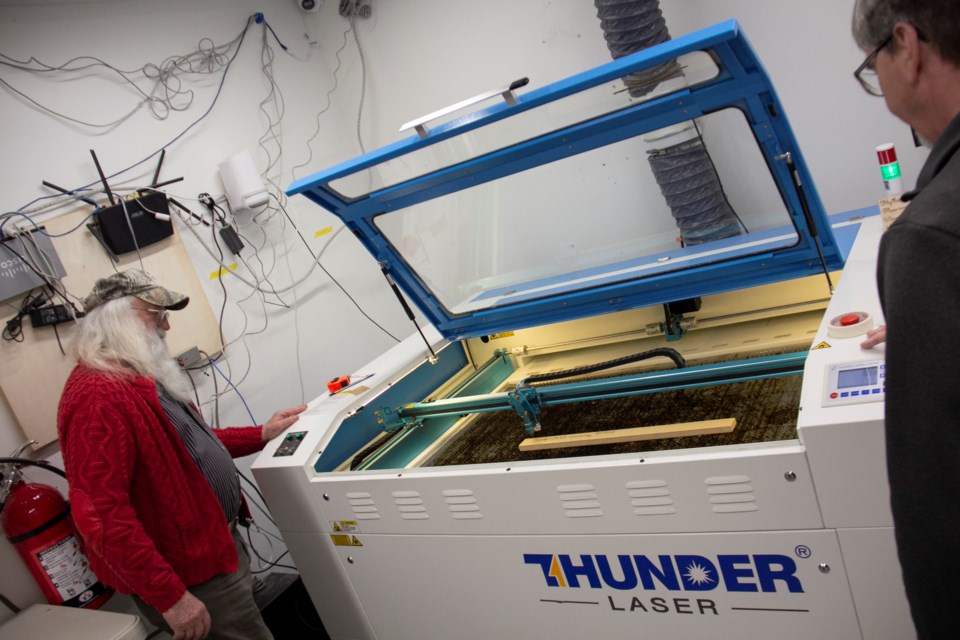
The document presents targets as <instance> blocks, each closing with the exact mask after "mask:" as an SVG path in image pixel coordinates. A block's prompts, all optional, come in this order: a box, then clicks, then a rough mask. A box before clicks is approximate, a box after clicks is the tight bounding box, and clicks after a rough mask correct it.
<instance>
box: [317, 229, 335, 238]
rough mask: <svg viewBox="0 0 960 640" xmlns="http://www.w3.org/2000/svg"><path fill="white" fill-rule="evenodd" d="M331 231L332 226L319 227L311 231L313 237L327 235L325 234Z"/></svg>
mask: <svg viewBox="0 0 960 640" xmlns="http://www.w3.org/2000/svg"><path fill="white" fill-rule="evenodd" d="M331 231H333V227H326V228H324V229H320V230H319V231H314V232H313V237H314V238H319V237H320V236H325V235H327V234H328V233H330V232H331Z"/></svg>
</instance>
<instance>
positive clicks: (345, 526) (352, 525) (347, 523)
mask: <svg viewBox="0 0 960 640" xmlns="http://www.w3.org/2000/svg"><path fill="white" fill-rule="evenodd" d="M333 530H334V531H347V532H349V533H360V524H359V523H358V522H357V521H356V520H337V521H336V522H334V523H333Z"/></svg>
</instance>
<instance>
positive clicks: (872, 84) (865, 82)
mask: <svg viewBox="0 0 960 640" xmlns="http://www.w3.org/2000/svg"><path fill="white" fill-rule="evenodd" d="M891 42H893V34H892V33H891V34H890V36H889V37H887V39H886V40H884V41H883V42H882V43H880V46H879V47H877V48H876V49H874V50H873V51H871V52H870V55H868V56H867V57H866V58H865V59H864V61H863V64H861V65H860V66H859V67H857V70H856V71H854V72H853V77H854V78H856V79H857V82H859V83H860V86H861V87H863V90H864V91H866V92H867V93H869V94H870V95H872V96H877V97H878V98H881V97H883V89H881V88H880V80H879V79H878V78H877V70H876V69H874V66H873V65H874V63H875V62H876V60H877V56H878V55H880V52H881V51H883V48H884V47H886V46H887V45H888V44H890V43H891Z"/></svg>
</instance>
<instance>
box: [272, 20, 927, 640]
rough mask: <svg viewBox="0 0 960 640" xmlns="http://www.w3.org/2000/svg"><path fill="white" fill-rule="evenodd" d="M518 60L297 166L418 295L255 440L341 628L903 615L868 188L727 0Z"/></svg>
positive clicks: (308, 187)
mask: <svg viewBox="0 0 960 640" xmlns="http://www.w3.org/2000/svg"><path fill="white" fill-rule="evenodd" d="M625 78H629V79H631V81H630V82H629V83H628V84H629V86H628V84H625V81H624V79H625ZM638 78H639V79H640V80H639V81H638V80H637V79H638ZM645 78H646V80H645ZM522 84H523V83H522V82H521V83H514V84H513V85H511V86H509V87H507V88H505V89H503V90H502V91H495V92H491V93H490V94H488V95H486V96H481V99H490V98H491V97H492V98H493V99H494V100H495V104H492V105H489V104H488V105H487V106H483V107H481V108H480V109H479V110H477V111H474V112H471V113H469V114H468V115H461V116H460V117H457V118H454V119H452V120H447V121H444V122H439V123H438V122H437V121H436V120H435V119H432V118H433V117H432V116H431V117H427V118H424V119H420V120H417V121H414V122H412V123H410V124H409V128H410V129H412V130H415V131H416V134H414V135H411V136H410V137H409V138H407V139H404V140H402V141H400V142H398V143H395V144H393V145H390V146H387V147H384V148H382V149H379V150H377V151H373V152H370V153H367V154H366V155H363V156H361V157H359V158H357V159H355V160H352V161H350V162H346V163H344V164H341V165H338V166H336V167H333V168H332V169H329V170H327V171H323V172H321V173H318V174H316V175H313V176H311V177H309V178H306V179H304V180H301V181H299V182H297V183H295V184H293V185H292V186H291V187H290V188H289V193H290V194H303V195H304V196H306V197H308V198H310V199H311V200H312V201H314V202H316V203H317V204H319V205H321V206H323V207H325V208H326V209H328V210H330V211H332V212H333V213H334V214H336V215H337V216H338V217H339V218H341V219H342V220H343V223H344V224H345V225H346V226H347V227H349V229H350V230H351V231H353V232H354V234H355V235H356V237H357V238H359V239H360V242H362V243H363V245H364V246H365V247H366V248H367V249H368V250H369V251H370V253H371V255H372V257H373V259H374V260H376V261H377V262H378V263H379V265H380V266H381V267H382V269H383V271H384V274H385V275H386V276H387V278H388V280H389V281H390V282H391V284H394V283H395V285H396V286H397V287H398V288H399V289H401V290H402V291H403V293H404V294H405V295H406V296H408V297H409V298H410V299H411V300H412V301H413V302H414V303H415V304H416V305H417V307H418V308H419V310H420V312H421V314H422V315H423V317H425V318H426V319H427V320H428V321H429V326H427V327H425V328H424V330H423V333H422V335H418V334H414V335H412V336H411V337H410V338H408V339H406V340H404V341H403V342H401V343H400V344H398V345H396V346H395V347H393V348H391V349H390V350H389V351H387V352H386V353H384V354H383V355H382V356H380V357H379V358H377V359H376V360H374V361H373V362H370V363H369V364H368V365H366V366H365V367H363V368H362V369H360V370H359V371H357V372H356V374H355V376H354V379H360V378H364V377H365V376H369V377H367V378H366V379H364V380H363V382H362V383H361V384H356V385H353V386H351V387H349V388H347V389H344V390H342V391H339V392H337V393H335V394H324V395H323V396H321V397H319V398H317V399H316V400H314V401H313V402H311V403H310V408H309V409H308V411H307V412H306V413H305V414H304V415H303V417H302V419H301V420H300V421H299V422H298V423H297V424H296V425H295V426H294V427H292V428H291V430H290V431H289V432H288V433H286V434H285V435H284V437H282V438H278V439H276V440H274V441H273V442H271V443H270V444H269V445H268V446H267V447H266V448H265V449H264V451H263V452H262V453H261V454H260V456H259V458H258V459H257V461H256V462H255V464H254V465H253V470H254V474H255V475H256V478H257V480H258V482H259V485H260V487H261V488H262V490H263V493H264V495H265V496H266V499H267V502H268V504H269V506H270V509H271V511H272V513H273V515H274V516H275V518H276V521H277V523H278V526H279V528H280V531H281V532H282V534H283V538H284V540H285V541H286V544H287V546H288V548H289V550H290V553H291V554H292V556H293V558H294V560H295V561H296V564H297V567H298V568H299V570H300V572H301V575H302V576H303V580H304V583H305V584H306V586H307V589H308V590H309V592H310V594H311V597H312V598H313V600H314V602H315V604H316V607H317V610H318V611H319V613H320V614H321V617H322V618H323V621H324V624H325V625H326V627H327V630H328V632H329V634H330V636H331V637H332V638H335V639H348V638H349V639H363V640H372V639H378V640H385V639H388V640H398V639H410V640H422V639H423V638H451V639H452V638H457V639H461V638H478V639H479V638H483V639H486V638H493V637H516V638H550V639H555V638H579V637H601V638H636V637H649V638H663V637H676V638H685V639H695V638H733V637H736V638H742V639H745V640H746V639H750V638H756V639H761V638H763V639H766V638H770V637H774V636H775V637H777V638H778V639H779V640H788V639H791V638H796V639H801V638H804V639H807V638H823V639H832V638H836V639H843V640H847V639H850V638H867V639H881V638H910V637H913V631H912V626H911V623H910V617H909V612H908V608H907V604H906V600H905V596H904V592H903V587H902V583H901V579H900V567H899V564H898V561H897V558H896V552H895V545H894V538H893V529H892V519H891V515H890V511H889V507H888V488H887V483H886V471H885V461H884V441H883V433H882V431H883V400H884V379H885V369H884V359H883V349H882V348H879V349H875V350H871V351H863V350H861V349H860V348H859V342H860V341H861V339H862V337H861V336H862V334H863V333H864V332H865V331H866V330H867V329H868V328H869V327H871V326H874V325H876V324H879V323H880V322H882V318H881V315H880V308H879V304H878V300H877V295H876V287H875V284H874V268H875V261H876V253H877V245H878V242H879V237H880V234H881V232H882V229H881V223H880V220H879V217H878V216H877V215H876V209H875V208H870V209H864V210H862V211H855V212H850V213H846V214H838V215H833V216H828V215H827V214H826V213H825V212H824V211H823V208H822V205H821V203H820V201H819V198H818V196H817V194H816V191H815V188H814V186H813V184H812V182H811V180H810V175H809V172H808V169H807V167H806V164H805V163H804V160H803V157H802V155H801V153H800V150H799V147H798V144H797V141H796V139H795V138H794V136H793V134H792V133H791V130H790V127H789V124H788V122H787V119H786V116H785V114H784V111H783V108H782V105H781V104H780V102H779V101H778V99H777V97H776V94H775V92H774V89H773V86H772V85H771V82H770V79H769V78H768V76H767V74H766V73H765V71H764V69H763V67H762V65H761V63H760V61H759V60H758V58H757V56H756V54H755V53H754V52H753V50H752V49H751V47H750V45H749V44H748V42H747V40H746V38H745V37H744V34H743V33H742V31H741V29H740V27H739V25H738V24H737V23H736V22H735V21H730V22H726V23H722V24H719V25H717V26H714V27H711V28H708V29H705V30H703V31H699V32H697V33H694V34H691V35H688V36H684V37H681V38H677V39H675V40H672V41H669V42H666V43H664V44H661V45H658V46H655V47H652V48H650V49H647V50H645V51H642V52H639V53H635V54H632V55H629V56H626V57H623V58H620V59H618V60H616V61H614V62H611V63H608V64H605V65H603V66H600V67H598V68H595V69H593V70H590V71H587V72H585V73H581V74H579V75H575V76H573V77H570V78H568V79H566V80H563V81H560V82H557V83H555V84H552V85H549V86H546V87H542V88H538V89H532V90H529V91H527V92H526V93H524V94H522V95H518V86H519V85H522ZM501 98H502V100H501ZM457 106H458V107H463V106H464V105H463V104H461V105H457ZM433 115H434V116H435V115H436V114H433ZM834 285H836V292H835V295H832V296H831V290H832V289H833V288H834Z"/></svg>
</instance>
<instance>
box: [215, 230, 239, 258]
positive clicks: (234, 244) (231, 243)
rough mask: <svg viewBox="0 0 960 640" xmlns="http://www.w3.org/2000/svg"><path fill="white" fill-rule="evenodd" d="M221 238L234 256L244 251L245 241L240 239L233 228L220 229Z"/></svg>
mask: <svg viewBox="0 0 960 640" xmlns="http://www.w3.org/2000/svg"><path fill="white" fill-rule="evenodd" d="M220 237H221V238H223V241H224V242H225V243H226V244H227V248H228V249H230V251H231V252H232V253H233V255H235V256H238V255H240V251H241V250H242V249H243V241H242V240H241V239H240V236H239V235H237V232H236V231H234V229H233V227H231V226H226V227H223V228H222V229H220Z"/></svg>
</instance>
